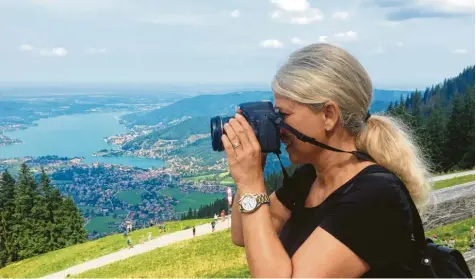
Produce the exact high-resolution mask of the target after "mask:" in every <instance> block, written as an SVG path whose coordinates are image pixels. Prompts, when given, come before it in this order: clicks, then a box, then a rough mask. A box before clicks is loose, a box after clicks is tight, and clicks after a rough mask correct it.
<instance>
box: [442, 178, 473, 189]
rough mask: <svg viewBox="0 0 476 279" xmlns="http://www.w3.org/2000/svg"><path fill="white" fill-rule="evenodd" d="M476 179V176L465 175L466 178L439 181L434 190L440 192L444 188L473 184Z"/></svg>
mask: <svg viewBox="0 0 476 279" xmlns="http://www.w3.org/2000/svg"><path fill="white" fill-rule="evenodd" d="M474 177H475V175H474V174H470V175H465V176H460V177H454V178H451V179H447V180H441V181H437V182H435V186H434V189H435V190H438V189H443V188H447V187H451V186H455V185H459V184H463V183H466V182H471V181H474Z"/></svg>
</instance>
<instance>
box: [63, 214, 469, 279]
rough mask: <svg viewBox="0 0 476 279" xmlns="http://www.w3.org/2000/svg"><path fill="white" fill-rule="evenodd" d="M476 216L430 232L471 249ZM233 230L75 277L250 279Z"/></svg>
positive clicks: (152, 252)
mask: <svg viewBox="0 0 476 279" xmlns="http://www.w3.org/2000/svg"><path fill="white" fill-rule="evenodd" d="M470 226H474V217H472V218H469V219H467V220H464V221H462V222H458V223H455V224H451V225H447V226H444V227H441V228H438V229H435V230H432V231H429V232H427V233H426V236H431V235H434V234H438V237H439V238H443V237H450V236H453V237H454V238H455V240H456V248H457V249H460V251H461V252H465V251H466V250H467V248H468V247H469V241H470V235H471V230H470ZM230 238H231V232H230V230H226V231H222V232H217V233H213V234H210V235H205V236H201V237H197V238H195V239H191V240H186V241H182V242H180V243H176V244H172V245H169V246H166V247H164V248H160V249H156V250H153V251H151V252H148V253H144V254H141V255H138V256H135V257H132V258H129V259H126V260H123V261H119V262H115V263H112V264H110V265H107V266H104V267H100V268H97V269H93V270H90V271H87V272H84V273H81V274H78V275H72V276H71V277H73V278H131V277H137V278H144V277H149V278H158V277H167V278H171V277H175V278H178V277H181V278H191V277H194V278H197V277H200V278H249V276H250V273H249V271H248V267H247V263H246V258H245V251H244V248H242V247H237V246H234V245H233V244H232V243H231V241H230Z"/></svg>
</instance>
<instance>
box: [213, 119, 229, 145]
mask: <svg viewBox="0 0 476 279" xmlns="http://www.w3.org/2000/svg"><path fill="white" fill-rule="evenodd" d="M230 119H231V117H228V116H227V117H220V116H215V117H212V119H210V132H211V135H212V148H213V151H223V150H225V148H224V147H223V143H222V142H221V136H222V135H223V134H226V133H225V130H223V126H224V125H225V123H227V122H228V121H230Z"/></svg>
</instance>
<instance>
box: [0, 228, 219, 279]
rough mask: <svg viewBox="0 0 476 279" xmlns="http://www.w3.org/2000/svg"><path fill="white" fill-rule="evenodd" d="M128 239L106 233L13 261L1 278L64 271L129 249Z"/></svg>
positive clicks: (134, 234) (135, 239)
mask: <svg viewBox="0 0 476 279" xmlns="http://www.w3.org/2000/svg"><path fill="white" fill-rule="evenodd" d="M211 220H212V219H199V220H185V221H174V222H167V223H166V225H167V232H165V233H161V232H159V228H158V227H154V228H147V229H142V230H137V231H133V232H132V233H130V234H129V236H130V237H131V240H132V243H133V244H137V243H139V238H140V236H144V237H145V238H147V233H148V232H152V238H155V237H158V236H160V235H164V234H167V233H171V232H175V231H180V230H182V229H184V228H186V227H191V226H194V225H200V224H205V223H210V222H211ZM126 246H127V244H126V239H125V238H124V237H123V236H122V235H121V234H116V235H111V236H106V237H104V238H101V239H98V240H94V241H88V242H85V243H82V244H78V245H74V246H70V247H67V248H63V249H60V250H56V251H52V252H49V253H46V254H43V255H39V256H36V257H33V258H29V259H25V260H23V261H20V262H16V263H13V264H10V265H8V266H6V267H4V268H2V269H0V278H18V277H20V278H38V277H41V276H45V275H47V274H51V273H54V272H58V271H61V270H63V269H66V268H69V267H71V266H74V265H77V264H80V263H83V262H85V261H88V260H92V259H96V258H99V257H101V256H104V255H107V254H110V253H112V252H115V251H119V250H121V249H123V248H126Z"/></svg>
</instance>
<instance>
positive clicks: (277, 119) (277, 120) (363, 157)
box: [268, 115, 375, 162]
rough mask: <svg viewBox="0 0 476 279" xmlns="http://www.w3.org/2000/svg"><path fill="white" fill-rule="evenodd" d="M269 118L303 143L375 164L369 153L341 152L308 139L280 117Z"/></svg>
mask: <svg viewBox="0 0 476 279" xmlns="http://www.w3.org/2000/svg"><path fill="white" fill-rule="evenodd" d="M268 118H269V119H270V120H272V121H273V123H274V124H276V125H277V126H278V127H280V128H283V129H286V130H288V131H289V132H291V133H292V134H293V135H295V136H296V138H298V139H299V140H301V141H304V142H307V143H310V144H313V145H316V146H319V147H321V148H324V149H327V150H331V151H335V152H341V153H349V154H352V155H354V156H355V157H357V159H359V160H360V161H371V162H375V160H374V159H373V158H372V157H371V156H370V155H369V154H367V153H365V152H361V151H345V150H341V149H337V148H334V147H332V146H329V145H327V144H324V143H322V142H318V141H317V140H315V139H314V138H311V137H308V136H306V135H304V134H303V133H301V132H299V131H298V130H296V129H294V128H293V127H291V126H289V125H288V124H286V123H284V121H283V119H282V118H281V117H279V116H276V115H274V117H268Z"/></svg>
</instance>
